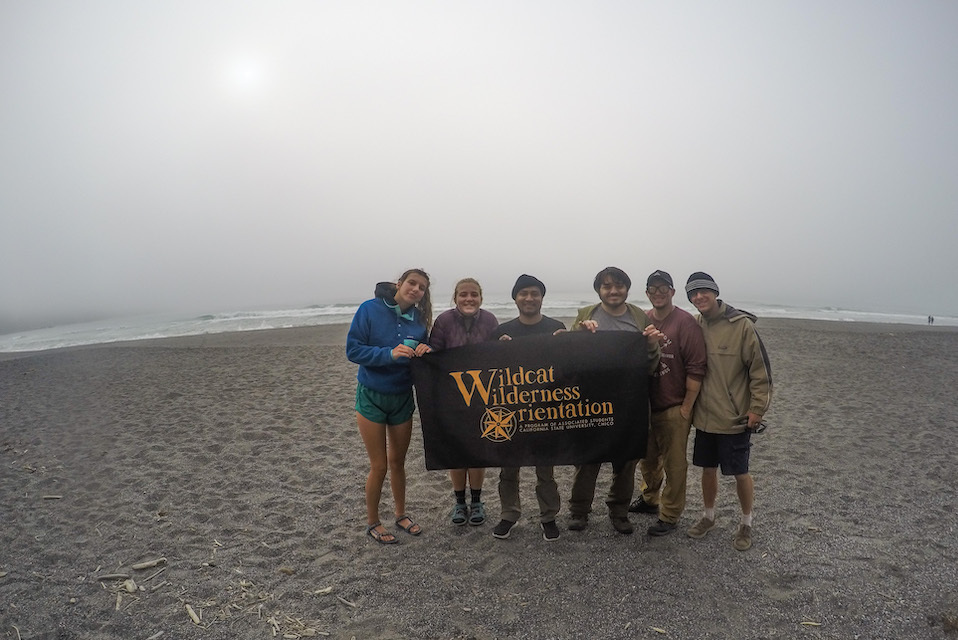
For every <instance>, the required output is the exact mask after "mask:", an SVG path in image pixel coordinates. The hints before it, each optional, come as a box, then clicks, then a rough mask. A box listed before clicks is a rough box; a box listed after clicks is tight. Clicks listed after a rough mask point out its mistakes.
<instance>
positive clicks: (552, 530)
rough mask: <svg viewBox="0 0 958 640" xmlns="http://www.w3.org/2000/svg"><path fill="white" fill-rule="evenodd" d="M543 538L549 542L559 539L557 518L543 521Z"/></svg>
mask: <svg viewBox="0 0 958 640" xmlns="http://www.w3.org/2000/svg"><path fill="white" fill-rule="evenodd" d="M542 539H543V540H546V541H548V542H552V541H553V540H558V539H559V527H558V525H556V521H555V520H549V522H543V523H542Z"/></svg>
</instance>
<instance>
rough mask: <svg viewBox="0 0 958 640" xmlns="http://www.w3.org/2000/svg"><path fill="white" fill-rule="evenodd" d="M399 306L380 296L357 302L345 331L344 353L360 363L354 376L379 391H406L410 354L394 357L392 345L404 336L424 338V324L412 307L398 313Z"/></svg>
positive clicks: (423, 339) (409, 375) (365, 385)
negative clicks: (391, 304) (402, 312)
mask: <svg viewBox="0 0 958 640" xmlns="http://www.w3.org/2000/svg"><path fill="white" fill-rule="evenodd" d="M398 310H399V308H398V307H396V306H389V305H387V304H386V301H385V300H383V299H382V298H374V299H372V300H367V301H366V302H364V303H362V304H361V305H359V309H358V310H357V311H356V315H355V316H353V323H352V324H351V325H350V327H349V333H348V334H347V335H346V357H347V358H349V360H350V362H355V363H356V364H358V365H359V373H357V374H356V379H357V380H359V383H360V384H361V385H363V386H364V387H369V388H370V389H372V390H373V391H378V392H380V393H405V392H406V391H409V390H410V389H411V388H412V373H410V371H409V358H399V359H398V360H393V356H392V350H393V348H394V347H395V346H396V345H398V344H401V343H402V341H403V340H407V339H411V340H415V341H417V342H426V327H425V326H423V324H422V323H421V322H420V317H419V311H418V310H417V309H416V308H415V307H413V308H411V309H409V310H408V311H407V312H406V314H404V315H400V314H399V313H398Z"/></svg>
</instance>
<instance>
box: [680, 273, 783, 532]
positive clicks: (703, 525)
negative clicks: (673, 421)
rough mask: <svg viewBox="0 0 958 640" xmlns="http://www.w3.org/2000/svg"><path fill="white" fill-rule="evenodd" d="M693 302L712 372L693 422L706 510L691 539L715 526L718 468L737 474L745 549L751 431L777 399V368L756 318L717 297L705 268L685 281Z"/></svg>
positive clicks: (751, 494) (751, 488)
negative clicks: (774, 377) (774, 394)
mask: <svg viewBox="0 0 958 640" xmlns="http://www.w3.org/2000/svg"><path fill="white" fill-rule="evenodd" d="M685 292H686V294H687V295H688V297H689V302H691V303H692V304H693V305H695V308H696V309H698V311H699V315H698V317H697V318H696V320H698V323H699V325H700V326H701V327H702V332H703V333H704V334H705V347H706V350H707V352H708V370H707V372H706V374H705V379H704V380H703V381H702V389H701V391H700V393H699V396H698V399H697V400H696V402H695V410H694V412H693V415H692V425H693V426H694V427H695V445H694V449H693V452H692V464H694V465H695V466H697V467H702V501H703V503H704V506H705V513H704V514H703V516H702V519H701V520H699V521H698V523H696V524H695V525H693V526H692V527H691V528H689V530H688V535H689V536H690V537H692V538H701V537H703V536H705V534H707V533H708V532H709V531H710V530H711V529H712V528H713V527H714V526H715V502H716V499H717V498H718V468H719V467H721V468H722V475H726V476H729V475H730V476H735V489H736V492H737V493H738V501H739V504H740V505H741V507H742V521H741V524H740V525H739V527H738V530H737V531H736V533H735V539H734V546H735V548H736V549H738V550H739V551H745V550H746V549H749V548H750V547H751V546H752V504H753V502H754V498H755V488H754V485H753V483H752V476H751V475H750V474H749V471H748V459H749V449H750V448H751V446H752V443H751V435H752V433H753V432H754V431H756V430H759V429H760V428H761V426H762V416H764V415H765V413H766V412H767V411H768V407H769V404H770V402H771V399H772V372H771V367H770V365H769V362H768V354H767V353H766V352H765V345H764V344H762V339H761V338H760V337H759V335H758V332H757V331H755V326H754V322H755V316H753V315H751V314H748V313H745V312H743V311H739V310H738V309H734V308H732V307H730V306H729V305H727V304H725V303H724V302H722V301H721V300H719V299H718V295H719V288H718V285H717V284H715V280H714V278H712V276H710V275H708V274H707V273H704V272H702V271H697V272H695V273H693V274H692V275H691V276H689V279H688V283H687V284H686V285H685Z"/></svg>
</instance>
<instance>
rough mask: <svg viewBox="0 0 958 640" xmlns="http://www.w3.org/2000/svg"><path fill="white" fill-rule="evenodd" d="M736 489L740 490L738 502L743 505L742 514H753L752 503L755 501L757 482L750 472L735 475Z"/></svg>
mask: <svg viewBox="0 0 958 640" xmlns="http://www.w3.org/2000/svg"><path fill="white" fill-rule="evenodd" d="M735 490H736V491H737V492H738V502H739V504H740V505H742V514H743V515H746V516H747V515H751V513H752V504H753V503H754V502H755V484H754V482H752V475H751V474H750V473H743V474H741V475H738V476H735Z"/></svg>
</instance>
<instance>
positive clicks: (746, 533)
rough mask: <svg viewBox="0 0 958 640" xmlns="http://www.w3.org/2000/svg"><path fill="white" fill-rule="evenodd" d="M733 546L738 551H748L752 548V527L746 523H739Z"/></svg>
mask: <svg viewBox="0 0 958 640" xmlns="http://www.w3.org/2000/svg"><path fill="white" fill-rule="evenodd" d="M732 544H734V545H735V548H736V549H738V550H739V551H748V550H749V549H751V548H752V527H750V526H748V525H747V524H740V525H739V526H738V531H736V532H735V542H733V543H732Z"/></svg>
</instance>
